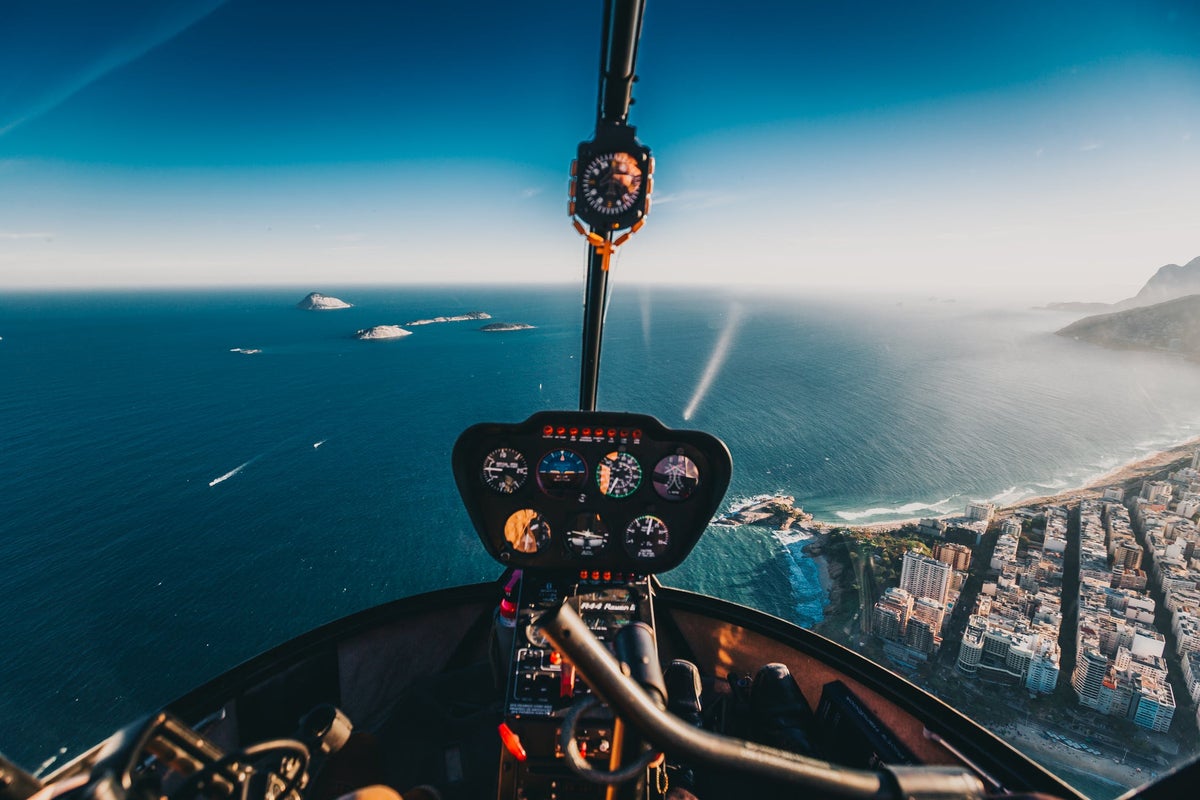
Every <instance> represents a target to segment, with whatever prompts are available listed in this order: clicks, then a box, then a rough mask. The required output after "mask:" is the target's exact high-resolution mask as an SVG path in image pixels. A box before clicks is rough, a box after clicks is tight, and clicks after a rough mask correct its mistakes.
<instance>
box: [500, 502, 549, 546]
mask: <svg viewBox="0 0 1200 800" xmlns="http://www.w3.org/2000/svg"><path fill="white" fill-rule="evenodd" d="M504 538H505V539H507V540H508V543H509V544H510V545H512V549H513V550H516V551H517V552H518V553H536V552H537V551H538V550H541V549H542V548H543V547H545V546H546V544H547V543H548V542H549V541H550V525H549V524H548V523H547V522H546V518H545V517H543V516H542V515H541V514H539V513H538V512H536V511H534V510H533V509H532V508H523V509H521V510H520V511H514V512H513V513H512V514H511V515H510V516H509V518H508V521H507V522H505V523H504Z"/></svg>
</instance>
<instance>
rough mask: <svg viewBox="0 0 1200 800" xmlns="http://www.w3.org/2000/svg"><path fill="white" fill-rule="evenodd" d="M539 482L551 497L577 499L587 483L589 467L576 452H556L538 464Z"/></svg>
mask: <svg viewBox="0 0 1200 800" xmlns="http://www.w3.org/2000/svg"><path fill="white" fill-rule="evenodd" d="M537 480H538V486H540V487H542V491H543V492H545V493H546V494H548V495H550V496H551V497H563V498H569V497H575V496H577V495H578V494H579V493H580V492H581V491H582V490H583V486H584V484H585V483H586V482H587V465H586V464H584V463H583V457H582V456H580V455H579V454H578V453H576V452H575V451H574V450H555V451H553V452H550V453H547V454H546V455H545V456H544V457H543V458H542V460H541V461H540V462H539V463H538V468H537Z"/></svg>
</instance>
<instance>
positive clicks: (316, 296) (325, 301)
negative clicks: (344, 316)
mask: <svg viewBox="0 0 1200 800" xmlns="http://www.w3.org/2000/svg"><path fill="white" fill-rule="evenodd" d="M353 307H354V306H352V305H351V304H350V303H347V302H346V301H345V300H340V299H338V298H336V297H330V296H329V295H327V294H321V293H320V292H312V293H311V294H309V295H308V297H305V298H304V299H303V300H301V301H300V302H299V303H296V308H299V309H301V310H303V311H333V310H334V309H338V308H353Z"/></svg>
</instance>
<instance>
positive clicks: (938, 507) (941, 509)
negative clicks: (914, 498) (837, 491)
mask: <svg viewBox="0 0 1200 800" xmlns="http://www.w3.org/2000/svg"><path fill="white" fill-rule="evenodd" d="M952 502H954V498H953V497H947V498H946V499H945V500H938V501H937V502H936V503H923V502H915V503H905V504H904V505H902V506H895V507H893V508H883V507H880V508H868V509H865V510H863V511H839V512H837V515H838V517H840V518H841V519H844V520H846V521H847V522H854V521H855V520H860V519H868V518H870V517H896V516H908V517H911V516H913V515H914V514H916V513H917V512H919V511H936V512H937V513H938V514H945V513H946V512H947V511H948V510H949V509H950V507H951V505H950V504H951V503H952Z"/></svg>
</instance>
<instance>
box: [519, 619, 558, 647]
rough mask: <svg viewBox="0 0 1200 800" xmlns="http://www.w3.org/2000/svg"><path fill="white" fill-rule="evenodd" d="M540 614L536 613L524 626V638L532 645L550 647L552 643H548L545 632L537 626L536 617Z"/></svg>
mask: <svg viewBox="0 0 1200 800" xmlns="http://www.w3.org/2000/svg"><path fill="white" fill-rule="evenodd" d="M541 616H542V615H541V614H537V615H535V616H534V617H532V618H531V619H530V620H529V624H528V625H526V626H525V638H526V639H528V640H529V643H530V644H531V645H533V646H534V647H544V648H551V647H553V646H554V645H552V644H550V640H549V639H547V638H546V634H544V633H542V629H541V628H539V627H538V626H537V621H538V618H539V617H541Z"/></svg>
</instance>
